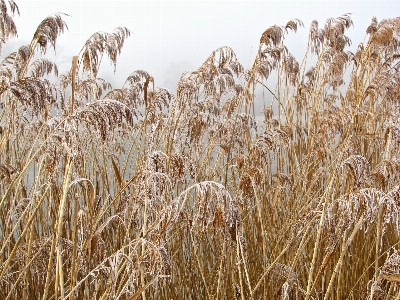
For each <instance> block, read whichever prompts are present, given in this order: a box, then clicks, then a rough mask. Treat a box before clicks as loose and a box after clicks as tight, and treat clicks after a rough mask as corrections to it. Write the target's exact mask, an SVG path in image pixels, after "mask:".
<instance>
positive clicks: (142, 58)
mask: <svg viewBox="0 0 400 300" xmlns="http://www.w3.org/2000/svg"><path fill="white" fill-rule="evenodd" d="M15 1H16V3H17V5H18V6H19V9H20V17H18V16H16V17H15V22H16V25H17V30H18V39H15V40H12V41H10V42H9V43H8V45H6V47H4V48H3V50H2V52H1V57H4V56H5V55H7V54H8V53H10V52H12V51H16V50H17V47H18V46H20V45H23V44H28V43H29V42H30V40H31V38H32V36H33V34H34V32H35V30H36V27H37V26H38V25H39V23H40V22H41V21H42V20H43V19H44V18H46V17H47V16H48V15H50V14H52V13H55V12H63V13H67V14H69V15H71V17H65V19H64V20H65V21H66V22H67V25H68V27H69V31H67V32H66V33H64V34H63V35H62V36H61V37H60V38H59V40H58V47H57V53H56V55H54V56H53V59H54V60H55V62H56V63H58V65H59V69H60V71H61V72H65V71H67V70H69V69H70V65H71V63H70V62H71V59H72V56H73V55H77V54H78V53H79V51H80V49H81V47H82V46H83V44H84V43H85V41H86V40H87V39H88V38H89V37H90V36H91V35H92V34H93V33H94V32H96V31H107V32H112V31H113V29H114V28H116V27H118V26H125V27H127V28H129V29H130V30H131V32H132V35H131V36H130V37H129V38H128V39H127V41H126V43H125V45H124V48H123V49H122V54H121V56H120V57H119V60H118V63H117V73H116V75H115V76H114V75H113V73H112V72H113V70H112V67H111V65H110V63H109V62H108V61H107V60H104V61H105V63H104V64H102V68H101V69H100V72H99V77H102V78H105V79H107V80H109V81H110V82H111V83H112V85H113V87H115V88H118V87H120V86H122V84H123V82H124V81H125V78H126V77H127V76H128V75H129V74H130V73H132V72H133V71H135V70H139V69H141V70H145V71H147V72H149V73H150V74H152V75H153V77H154V78H155V84H156V86H158V87H167V88H169V89H171V90H172V91H174V92H175V87H176V84H177V82H178V80H179V78H180V75H181V74H182V73H183V72H184V71H191V70H194V69H196V68H198V67H199V66H200V65H201V64H202V63H203V61H204V60H205V59H206V58H207V57H208V56H209V55H210V53H211V52H212V51H213V50H215V49H217V48H219V47H221V46H230V47H231V48H233V50H234V51H235V52H236V54H237V57H238V59H239V61H240V62H241V63H242V64H243V65H244V67H248V66H249V65H250V61H251V60H252V59H254V57H255V53H254V52H255V49H257V47H258V42H259V39H260V36H261V34H262V33H263V31H264V30H265V29H267V28H268V27H270V26H272V25H274V24H277V25H285V24H286V23H287V21H289V20H291V19H293V18H298V19H300V20H302V21H303V22H304V25H305V28H300V30H299V31H298V33H297V34H289V35H288V36H287V38H286V43H285V44H286V46H287V47H288V49H289V51H291V52H292V53H294V54H295V56H296V58H297V59H298V60H299V61H300V62H301V59H302V57H303V54H304V51H305V49H306V45H307V36H308V30H309V26H310V24H311V21H312V20H314V19H316V20H318V22H319V25H320V27H322V26H324V24H325V21H326V19H327V18H329V17H338V16H341V15H343V14H344V13H352V19H353V22H354V28H351V29H350V30H349V31H348V32H347V35H348V36H349V37H350V38H351V39H352V41H353V44H352V46H351V47H350V49H349V50H351V51H354V50H355V49H356V48H357V45H358V44H359V43H360V42H362V41H363V39H364V35H365V30H366V28H367V27H368V25H369V24H370V22H371V19H372V17H373V16H376V17H377V18H378V22H379V21H381V20H382V19H384V18H393V17H398V16H400V5H399V4H398V1H338V0H336V1H229V2H228V1H227V2H225V1H71V0H70V1H60V0H52V1H39V0H36V1H35V0H34V1H32V0H30V1H22V0H15Z"/></svg>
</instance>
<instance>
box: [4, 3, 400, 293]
mask: <svg viewBox="0 0 400 300" xmlns="http://www.w3.org/2000/svg"><path fill="white" fill-rule="evenodd" d="M1 3H2V5H1V14H0V17H1V24H2V28H1V31H0V33H1V39H0V43H1V44H0V45H4V44H5V43H6V42H7V40H8V39H9V38H11V37H12V36H15V35H16V33H17V31H16V27H15V24H14V22H13V19H12V17H13V15H14V14H15V13H19V11H18V6H17V5H16V4H15V3H14V2H13V1H12V0H10V1H9V2H8V3H5V1H4V0H2V1H1ZM352 25H353V24H352V20H351V16H350V15H343V16H339V17H337V18H331V19H328V20H326V22H325V24H324V25H323V26H320V25H319V23H318V21H313V22H312V24H311V26H310V31H309V39H308V42H307V51H306V53H305V55H304V58H303V59H302V61H301V62H298V61H297V60H296V58H295V57H294V56H293V55H292V54H291V53H290V51H289V49H287V47H285V45H284V40H285V38H288V37H289V35H290V34H293V33H295V32H296V31H297V29H298V27H301V26H303V27H304V25H303V23H302V22H301V21H300V20H297V19H294V20H292V21H289V22H288V23H287V24H286V25H284V26H277V25H274V26H272V27H269V28H268V29H267V30H265V31H264V32H263V33H262V35H261V37H260V44H259V48H258V52H257V55H256V58H255V60H254V63H253V64H252V66H251V67H250V68H249V69H245V68H244V67H243V66H242V65H241V64H240V62H239V61H238V59H237V58H236V55H235V53H234V51H233V49H231V48H229V47H227V46H224V47H221V48H219V49H216V50H215V51H213V52H211V54H210V56H209V57H208V58H207V59H206V60H205V61H204V63H203V64H202V65H201V66H199V68H198V69H197V70H195V71H191V72H187V73H184V74H182V76H181V78H180V80H179V82H178V83H177V90H176V93H173V92H171V91H169V90H167V89H165V88H159V87H157V85H156V84H157V79H156V78H152V77H151V76H150V74H149V73H147V72H146V71H144V70H137V71H134V72H133V73H132V74H131V75H130V76H129V77H128V78H127V79H126V82H125V83H124V85H123V86H122V87H119V88H112V87H111V85H110V84H109V83H108V82H106V81H105V80H103V79H101V78H98V76H97V74H98V70H99V68H100V65H101V62H102V60H104V59H109V60H110V61H111V63H112V64H113V65H114V67H115V65H116V63H117V59H118V55H119V54H120V52H121V50H122V47H123V45H124V41H125V40H126V38H128V37H129V35H130V31H129V30H128V29H127V28H123V27H118V28H116V29H115V30H114V31H113V32H112V33H106V32H97V33H94V34H93V35H92V36H91V37H89V38H88V40H87V42H86V43H85V44H84V45H83V47H82V50H81V51H80V53H77V55H76V56H75V57H73V58H71V70H70V71H69V72H68V73H66V74H58V70H57V66H56V65H55V64H54V63H52V62H51V61H49V60H48V59H46V58H45V54H46V51H47V50H48V49H49V48H55V47H56V40H57V37H58V36H59V35H60V34H62V33H63V32H64V30H65V29H67V24H66V23H65V21H64V15H63V14H54V15H51V16H48V17H47V18H45V19H44V20H43V22H41V23H40V24H39V26H38V28H37V30H36V32H35V34H34V36H33V39H32V41H31V43H30V44H29V45H26V46H22V47H20V48H19V49H17V50H16V51H15V52H13V53H11V54H10V55H8V56H7V57H5V58H4V59H3V61H2V62H1V64H0V93H1V99H0V105H1V109H0V215H1V219H0V237H1V238H0V298H1V299H43V300H45V299H131V300H133V299H241V300H244V299H285V300H286V299H400V286H399V284H400V254H399V250H398V249H399V242H400V240H399V230H400V185H399V179H400V161H399V152H400V121H399V120H400V71H399V68H400V44H399V43H400V18H395V19H385V20H382V21H380V22H378V21H377V20H376V19H375V18H373V20H372V22H371V25H370V26H369V27H368V28H367V30H366V38H365V40H364V42H362V43H360V44H359V46H358V48H357V51H356V53H351V52H349V51H347V50H346V48H347V47H348V46H349V45H350V43H351V41H350V40H349V38H348V37H347V36H346V35H345V33H346V30H347V29H348V28H349V27H350V26H352ZM311 58H312V60H311V61H313V63H312V66H311V63H310V59H311ZM270 76H275V78H276V79H277V80H276V85H275V86H274V87H271V85H270V84H269V81H268V79H269V77H270ZM260 92H262V95H263V99H260V97H258V98H256V94H257V93H258V94H260ZM260 101H262V102H260ZM260 103H264V108H263V109H262V111H259V107H260V106H263V105H260Z"/></svg>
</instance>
